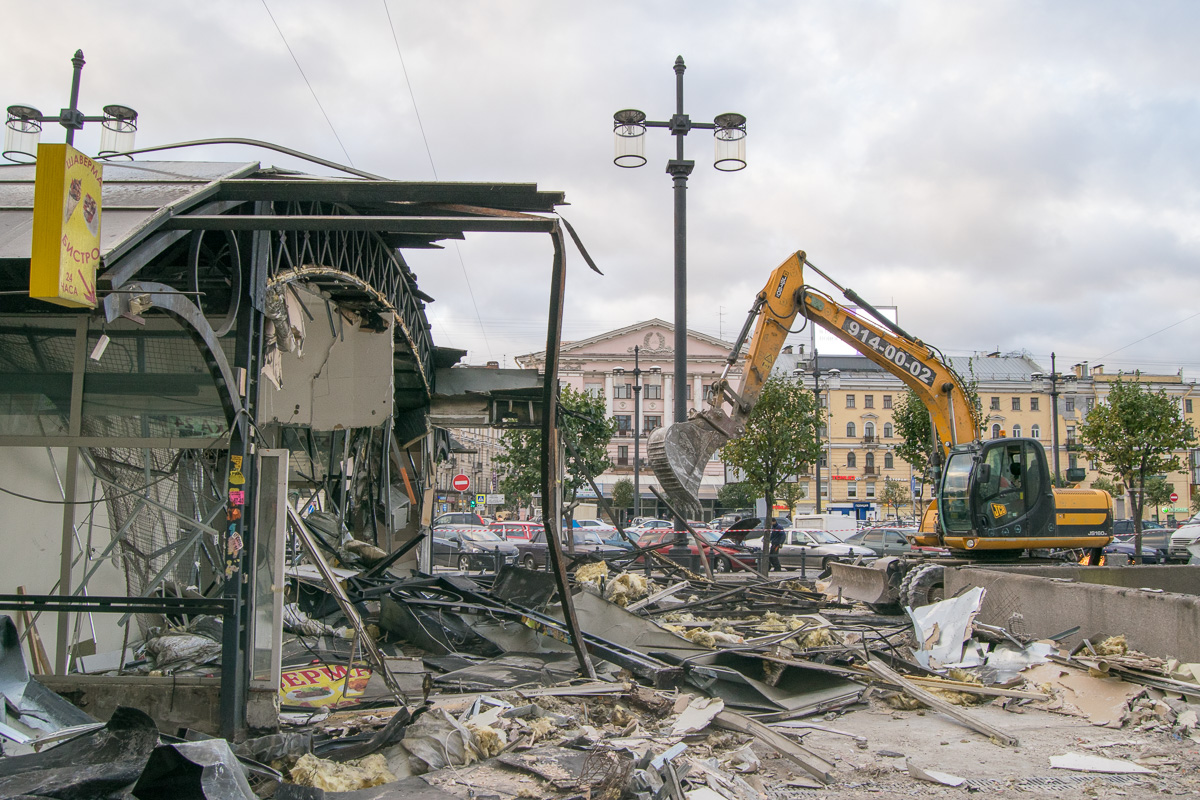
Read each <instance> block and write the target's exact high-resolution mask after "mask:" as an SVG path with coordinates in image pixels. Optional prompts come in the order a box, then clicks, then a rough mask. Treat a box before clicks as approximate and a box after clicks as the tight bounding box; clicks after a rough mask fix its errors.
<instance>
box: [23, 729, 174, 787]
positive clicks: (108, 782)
mask: <svg viewBox="0 0 1200 800" xmlns="http://www.w3.org/2000/svg"><path fill="white" fill-rule="evenodd" d="M156 746H158V728H157V727H156V726H155V724H154V720H152V719H150V717H149V716H147V715H146V714H145V713H144V712H142V711H138V710H137V709H135V708H124V707H121V708H118V709H117V710H116V711H115V712H114V713H113V715H112V718H110V719H109V721H108V724H106V725H105V726H104V727H103V728H99V729H97V730H95V731H92V732H91V733H88V734H85V735H83V736H80V737H78V738H76V739H72V740H70V741H67V742H63V743H62V744H60V745H58V746H57V747H52V748H50V749H48V750H45V751H43V752H41V753H30V754H27V755H18V756H9V757H8V758H0V797H17V796H20V795H25V794H31V795H38V796H48V797H108V796H109V795H110V794H114V793H119V792H120V791H121V790H123V789H125V788H127V787H129V786H132V785H133V783H134V781H136V780H137V779H138V776H139V775H141V773H142V768H143V767H144V766H145V765H146V760H147V759H148V758H149V757H150V753H151V752H153V750H154V748H155V747H156Z"/></svg>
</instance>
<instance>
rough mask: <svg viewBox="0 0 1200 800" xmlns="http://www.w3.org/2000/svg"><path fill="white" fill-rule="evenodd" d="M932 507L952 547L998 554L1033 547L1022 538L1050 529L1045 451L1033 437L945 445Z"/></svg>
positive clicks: (1050, 499) (1050, 496) (1050, 493)
mask: <svg viewBox="0 0 1200 800" xmlns="http://www.w3.org/2000/svg"><path fill="white" fill-rule="evenodd" d="M938 510H939V521H938V524H939V525H940V527H941V535H942V540H943V542H944V543H945V546H946V547H949V548H951V549H953V550H966V551H972V550H975V551H978V550H986V551H992V552H993V553H994V554H997V555H998V554H999V553H1000V552H1006V551H1019V550H1023V549H1026V548H1029V547H1038V546H1039V544H1037V543H1036V542H1034V543H1030V542H1028V541H1027V540H1029V539H1031V538H1033V537H1035V536H1038V535H1041V536H1046V535H1050V536H1053V535H1054V522H1055V519H1054V496H1053V491H1052V485H1051V482H1050V470H1049V467H1048V466H1047V464H1046V451H1045V450H1044V449H1043V448H1042V445H1041V443H1040V442H1038V441H1037V440H1036V439H993V440H991V441H987V442H974V443H971V444H967V445H959V446H956V447H953V448H951V450H950V454H949V457H948V458H947V459H946V466H945V468H944V469H943V471H942V485H941V491H940V493H939V509H938ZM1035 532H1037V533H1035ZM1041 546H1044V545H1041Z"/></svg>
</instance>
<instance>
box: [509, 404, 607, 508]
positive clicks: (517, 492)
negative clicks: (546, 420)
mask: <svg viewBox="0 0 1200 800" xmlns="http://www.w3.org/2000/svg"><path fill="white" fill-rule="evenodd" d="M558 399H559V408H560V414H559V435H560V436H562V438H563V441H564V442H570V443H571V446H572V447H573V448H574V449H575V451H576V453H578V455H579V457H578V459H577V458H576V457H575V456H573V455H571V452H570V450H569V449H568V450H567V452H566V480H565V481H564V482H563V484H562V489H563V499H564V503H565V505H566V506H567V507H568V508H574V506H575V505H577V504H578V500H577V498H576V495H577V493H578V492H579V490H580V489H582V488H583V487H584V486H587V485H588V481H587V479H588V476H592V477H593V478H594V477H596V476H598V475H600V474H601V473H602V472H604V471H605V470H607V469H610V468H611V467H612V462H611V461H610V460H609V458H608V443H609V441H610V440H611V439H612V436H613V433H614V432H615V431H616V422H615V421H614V420H612V419H608V418H606V417H605V416H604V414H605V408H604V398H601V397H595V396H593V395H591V394H588V393H587V392H580V391H576V390H575V389H572V388H571V387H570V386H564V387H562V389H561V390H560V391H559V398H558ZM500 443H501V444H502V445H503V447H504V452H503V453H501V454H500V455H499V456H497V458H496V460H495V463H496V467H497V470H498V471H499V473H500V488H501V490H502V491H503V492H504V493H505V494H506V495H509V496H511V497H514V498H516V499H517V501H518V502H519V503H520V504H521V505H529V504H530V503H531V502H532V501H533V496H534V495H535V494H538V493H539V492H541V487H542V432H541V430H538V429H529V428H512V429H510V430H506V431H505V432H504V434H503V435H502V436H501V437H500Z"/></svg>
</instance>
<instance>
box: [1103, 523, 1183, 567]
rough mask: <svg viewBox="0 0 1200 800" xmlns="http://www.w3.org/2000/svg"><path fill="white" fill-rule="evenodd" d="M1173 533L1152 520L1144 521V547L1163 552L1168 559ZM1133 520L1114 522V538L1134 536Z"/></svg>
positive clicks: (1163, 555)
mask: <svg viewBox="0 0 1200 800" xmlns="http://www.w3.org/2000/svg"><path fill="white" fill-rule="evenodd" d="M1171 533H1172V532H1171V531H1170V530H1169V529H1167V528H1166V527H1164V526H1163V525H1161V524H1159V523H1157V522H1155V521H1154V520H1152V519H1146V520H1142V547H1151V548H1153V549H1154V550H1161V551H1162V557H1163V558H1166V555H1167V551H1168V550H1170V548H1171ZM1133 535H1134V531H1133V520H1131V519H1118V520H1114V521H1113V536H1117V537H1120V536H1133ZM1131 552H1132V551H1131Z"/></svg>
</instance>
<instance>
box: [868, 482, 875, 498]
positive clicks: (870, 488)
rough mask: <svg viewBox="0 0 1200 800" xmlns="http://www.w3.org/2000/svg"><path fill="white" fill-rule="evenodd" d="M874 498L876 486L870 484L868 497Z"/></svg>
mask: <svg viewBox="0 0 1200 800" xmlns="http://www.w3.org/2000/svg"><path fill="white" fill-rule="evenodd" d="M874 496H875V484H873V483H868V484H867V497H874Z"/></svg>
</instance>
